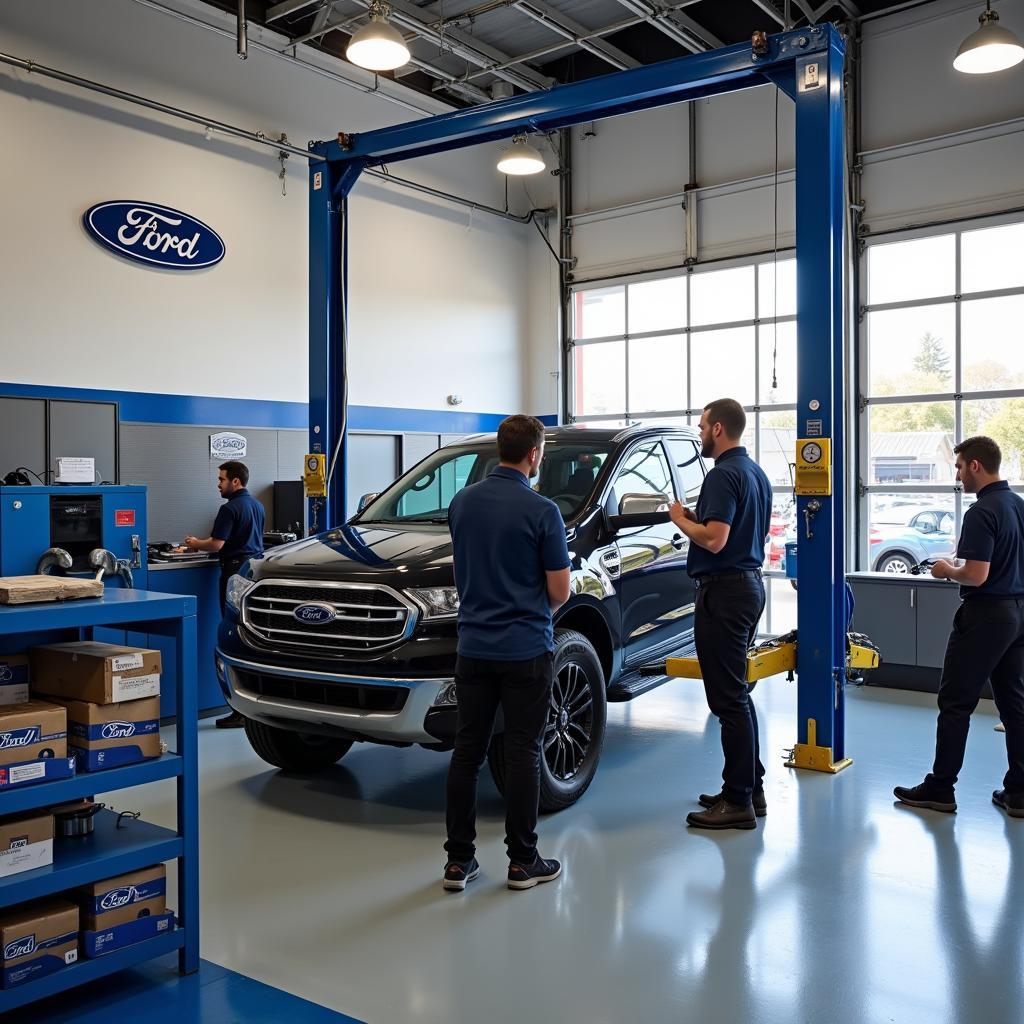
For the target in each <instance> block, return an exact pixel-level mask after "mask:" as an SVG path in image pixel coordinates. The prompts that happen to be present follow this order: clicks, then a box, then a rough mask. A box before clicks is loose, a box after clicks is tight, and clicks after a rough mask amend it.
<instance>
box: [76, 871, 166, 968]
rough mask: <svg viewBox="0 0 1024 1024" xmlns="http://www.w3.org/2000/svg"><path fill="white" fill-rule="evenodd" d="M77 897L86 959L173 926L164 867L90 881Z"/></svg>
mask: <svg viewBox="0 0 1024 1024" xmlns="http://www.w3.org/2000/svg"><path fill="white" fill-rule="evenodd" d="M76 898H77V899H78V900H79V905H80V906H81V908H82V940H83V949H84V951H85V955H86V956H87V957H97V956H102V955H103V954H104V953H112V952H113V951H114V950H115V949H123V948H124V947H125V946H130V945H132V944H133V943H136V942H143V941H144V940H146V939H151V938H153V937H154V936H155V935H160V934H162V933H163V932H166V931H170V930H171V929H172V928H173V927H174V914H173V913H168V910H167V870H166V868H165V867H164V865H163V864H157V865H156V866H155V867H151V868H144V869H143V870H142V871H135V872H132V873H131V874H129V875H119V876H118V877H116V878H108V879H106V880H105V881H102V882H93V883H92V885H87V886H84V887H83V888H81V889H78V890H76Z"/></svg>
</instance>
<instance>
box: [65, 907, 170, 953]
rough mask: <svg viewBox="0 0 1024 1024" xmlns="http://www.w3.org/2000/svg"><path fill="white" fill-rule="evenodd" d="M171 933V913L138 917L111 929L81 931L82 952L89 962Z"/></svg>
mask: <svg viewBox="0 0 1024 1024" xmlns="http://www.w3.org/2000/svg"><path fill="white" fill-rule="evenodd" d="M172 931H174V914H173V913H172V912H171V911H168V912H167V913H166V914H159V915H157V916H156V917H140V918H137V919H136V920H134V921H128V922H127V923H126V924H117V925H114V927H113V928H103V929H101V930H100V931H89V930H86V931H83V932H82V952H83V953H85V955H86V956H87V957H88V958H89V959H90V960H94V959H95V958H96V957H98V956H103V955H104V954H105V953H113V952H114V951H115V950H118V949H124V948H125V946H134V945H135V943H136V942H145V941H146V939H155V938H156V937H157V936H158V935H163V934H165V933H166V932H172Z"/></svg>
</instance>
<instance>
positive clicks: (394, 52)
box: [345, 0, 409, 71]
mask: <svg viewBox="0 0 1024 1024" xmlns="http://www.w3.org/2000/svg"><path fill="white" fill-rule="evenodd" d="M368 10H369V14H370V20H369V22H367V24H365V25H364V26H363V27H362V28H361V29H359V31H358V32H356V33H355V34H354V35H353V36H352V38H351V39H350V40H349V41H348V48H347V49H346V50H345V56H346V57H348V59H349V60H350V61H352V63H353V64H358V65H359V67H361V68H366V70H367V71H394V70H395V68H400V67H402V65H404V64H408V63H409V47H408V46H406V45H405V40H404V39H403V38H402V33H401V32H399V31H398V29H396V28H394V27H393V26H392V25H391V23H390V22H389V21H388V17H389V15H390V14H391V8H390V7H389V6H388V5H387V4H386V3H379V2H376V0H375V2H374V3H371V4H370V6H369V8H368Z"/></svg>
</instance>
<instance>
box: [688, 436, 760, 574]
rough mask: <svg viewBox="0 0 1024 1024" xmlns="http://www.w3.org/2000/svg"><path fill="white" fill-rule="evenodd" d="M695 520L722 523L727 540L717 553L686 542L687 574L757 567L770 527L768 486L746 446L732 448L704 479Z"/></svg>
mask: <svg viewBox="0 0 1024 1024" xmlns="http://www.w3.org/2000/svg"><path fill="white" fill-rule="evenodd" d="M695 515H696V516H697V520H698V521H699V522H701V523H703V524H704V525H705V526H706V525H707V524H708V523H709V522H716V523H725V524H726V525H727V526H728V527H729V539H728V540H727V541H726V542H725V547H724V548H722V550H721V551H719V552H718V554H717V555H714V554H712V553H711V552H710V551H708V550H707V548H702V547H701V546H700V545H699V544H694V543H692V542H691V543H690V553H689V555H688V557H687V559H686V571H687V572H688V573H689V574H690V575H691V576H705V575H708V574H712V573H720V572H739V571H740V570H742V569H760V568H761V566H762V565H763V564H764V543H765V539H766V538H767V537H768V532H769V530H770V528H771V519H772V485H771V483H770V482H769V480H768V477H767V476H765V473H764V470H763V469H761V467H760V466H759V465H758V464H757V463H756V462H754V460H753V459H752V458H750V456H749V455H747V449H746V448H742V447H740V448H730V449H729V450H728V451H727V452H723V453H722V454H721V455H720V456H719V457H718V458H717V459H716V460H715V465H714V468H713V469H712V470H711V472H710V473H708V475H707V476H706V477H705V478H704V486H703V487H701V489H700V498H698V499H697V510H696V512H695Z"/></svg>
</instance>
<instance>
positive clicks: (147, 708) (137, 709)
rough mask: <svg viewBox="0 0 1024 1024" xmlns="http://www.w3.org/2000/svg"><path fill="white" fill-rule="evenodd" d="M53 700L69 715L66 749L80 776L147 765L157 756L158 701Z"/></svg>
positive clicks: (158, 734) (152, 698)
mask: <svg viewBox="0 0 1024 1024" xmlns="http://www.w3.org/2000/svg"><path fill="white" fill-rule="evenodd" d="M54 700H55V701H56V702H58V703H60V704H63V705H64V707H65V708H66V709H67V713H68V747H69V748H70V750H71V754H72V756H73V757H74V759H75V764H76V766H77V768H78V770H79V771H80V772H98V771H103V769H104V768H120V767H121V766H122V765H126V764H134V763H135V762H136V761H147V760H149V759H150V758H154V757H159V756H160V752H161V751H160V698H159V697H147V698H146V699H145V700H126V701H122V702H121V703H119V704H92V703H90V702H89V701H82V700H60V698H57V697H55V698H54Z"/></svg>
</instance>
